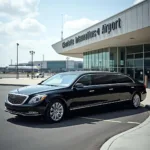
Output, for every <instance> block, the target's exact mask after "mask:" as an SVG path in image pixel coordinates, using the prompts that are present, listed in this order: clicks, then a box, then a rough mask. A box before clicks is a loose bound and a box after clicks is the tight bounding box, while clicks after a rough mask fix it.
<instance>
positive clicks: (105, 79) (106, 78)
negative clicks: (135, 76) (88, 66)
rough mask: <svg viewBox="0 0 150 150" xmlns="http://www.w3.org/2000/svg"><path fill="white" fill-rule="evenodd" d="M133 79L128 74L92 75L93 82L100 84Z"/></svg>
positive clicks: (127, 81)
mask: <svg viewBox="0 0 150 150" xmlns="http://www.w3.org/2000/svg"><path fill="white" fill-rule="evenodd" d="M131 82H132V80H131V79H130V78H128V77H127V76H122V75H113V74H112V75H111V74H110V75H109V74H108V75H101V74H99V75H98V74H97V75H93V76H92V84H93V85H99V84H114V83H131Z"/></svg>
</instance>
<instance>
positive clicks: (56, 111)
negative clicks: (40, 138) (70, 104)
mask: <svg viewBox="0 0 150 150" xmlns="http://www.w3.org/2000/svg"><path fill="white" fill-rule="evenodd" d="M63 115H64V107H63V105H62V104H61V103H59V102H56V103H53V105H52V106H51V108H50V117H51V119H52V120H53V121H59V120H61V118H62V117H63Z"/></svg>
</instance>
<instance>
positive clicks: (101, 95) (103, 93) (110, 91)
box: [92, 73, 119, 103]
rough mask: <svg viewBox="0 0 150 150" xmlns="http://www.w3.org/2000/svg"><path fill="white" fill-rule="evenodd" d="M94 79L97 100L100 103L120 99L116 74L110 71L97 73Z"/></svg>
mask: <svg viewBox="0 0 150 150" xmlns="http://www.w3.org/2000/svg"><path fill="white" fill-rule="evenodd" d="M92 81H93V85H95V95H96V96H95V101H97V102H98V103H109V102H114V101H117V100H119V93H117V89H116V86H115V83H116V78H115V76H114V75H111V74H110V73H106V74H96V75H94V76H93V79H92Z"/></svg>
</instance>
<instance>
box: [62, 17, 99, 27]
mask: <svg viewBox="0 0 150 150" xmlns="http://www.w3.org/2000/svg"><path fill="white" fill-rule="evenodd" d="M98 22H99V21H98V20H90V19H87V18H82V19H79V20H72V21H67V22H65V24H64V28H66V29H75V30H80V29H84V28H87V27H89V26H91V25H93V24H96V23H98Z"/></svg>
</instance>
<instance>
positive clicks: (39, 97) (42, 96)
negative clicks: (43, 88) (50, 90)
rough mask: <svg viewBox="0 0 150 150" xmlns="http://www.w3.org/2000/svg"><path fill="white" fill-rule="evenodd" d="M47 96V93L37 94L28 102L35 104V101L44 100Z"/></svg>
mask: <svg viewBox="0 0 150 150" xmlns="http://www.w3.org/2000/svg"><path fill="white" fill-rule="evenodd" d="M46 97H47V95H36V96H34V97H33V98H31V99H30V101H29V102H28V103H29V104H35V103H38V102H40V101H43V100H44V99H45V98H46Z"/></svg>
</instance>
